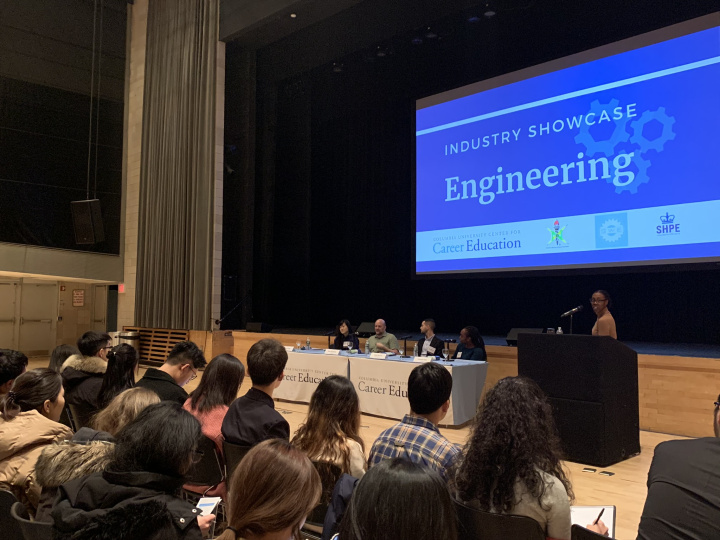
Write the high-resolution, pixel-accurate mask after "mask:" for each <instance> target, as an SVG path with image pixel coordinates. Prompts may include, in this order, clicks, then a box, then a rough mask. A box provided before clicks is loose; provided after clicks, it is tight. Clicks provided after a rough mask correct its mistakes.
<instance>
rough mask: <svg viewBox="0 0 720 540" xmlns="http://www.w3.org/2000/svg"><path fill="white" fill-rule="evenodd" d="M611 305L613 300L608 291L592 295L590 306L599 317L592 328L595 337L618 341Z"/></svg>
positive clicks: (596, 292)
mask: <svg viewBox="0 0 720 540" xmlns="http://www.w3.org/2000/svg"><path fill="white" fill-rule="evenodd" d="M611 305H612V299H611V298H610V294H608V292H607V291H603V290H599V291H595V292H594V293H592V298H590V306H592V310H593V312H594V313H595V315H596V316H597V320H596V321H595V325H594V326H593V327H592V335H593V336H610V337H612V338H615V339H617V329H616V328H615V319H614V318H613V316H612V315H611V314H610V306H611Z"/></svg>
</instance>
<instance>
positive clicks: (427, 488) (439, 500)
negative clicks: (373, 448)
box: [336, 458, 457, 540]
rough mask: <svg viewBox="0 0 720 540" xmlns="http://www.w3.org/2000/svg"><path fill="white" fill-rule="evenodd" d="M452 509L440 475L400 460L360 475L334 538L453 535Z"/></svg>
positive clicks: (447, 539)
mask: <svg viewBox="0 0 720 540" xmlns="http://www.w3.org/2000/svg"><path fill="white" fill-rule="evenodd" d="M456 519H457V518H456V516H455V508H454V506H453V502H452V499H451V498H450V494H449V492H448V489H447V486H446V484H445V482H444V481H443V479H442V478H440V475H439V474H438V473H437V472H435V471H433V470H431V469H428V468H427V467H423V466H422V465H418V464H416V463H413V462H411V461H408V460H405V459H403V458H394V459H391V460H385V461H383V462H381V463H378V464H377V465H375V466H374V467H373V468H371V469H370V470H369V471H368V473H367V474H366V475H365V476H363V478H362V480H360V482H359V483H358V485H357V487H356V488H355V492H354V493H353V495H352V498H351V499H350V504H349V505H348V507H347V509H346V510H345V515H344V516H343V518H342V521H341V522H340V529H339V533H338V536H337V537H336V538H338V539H339V540H369V539H372V540H436V539H438V538H442V539H443V540H456V539H457V523H456Z"/></svg>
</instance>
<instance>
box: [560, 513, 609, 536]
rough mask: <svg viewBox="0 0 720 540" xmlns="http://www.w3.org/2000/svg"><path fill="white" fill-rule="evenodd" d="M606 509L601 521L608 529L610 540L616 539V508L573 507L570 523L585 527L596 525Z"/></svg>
mask: <svg viewBox="0 0 720 540" xmlns="http://www.w3.org/2000/svg"><path fill="white" fill-rule="evenodd" d="M603 508H604V509H605V511H604V512H603V515H602V517H601V518H600V520H601V521H602V522H603V523H604V524H605V526H606V527H607V528H608V532H609V535H610V538H615V507H614V506H571V507H570V521H571V522H572V524H573V525H580V526H581V527H585V526H586V525H587V524H588V523H594V522H595V520H596V519H597V517H598V514H600V511H601V510H602V509H603Z"/></svg>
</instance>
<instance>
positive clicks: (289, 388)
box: [273, 350, 348, 403]
mask: <svg viewBox="0 0 720 540" xmlns="http://www.w3.org/2000/svg"><path fill="white" fill-rule="evenodd" d="M322 352H323V351H322V350H319V351H318V352H317V353H309V352H305V353H302V352H289V353H288V361H287V364H286V365H285V376H284V378H283V381H282V383H280V386H278V387H277V388H276V389H275V391H274V392H273V397H276V398H279V399H286V400H288V401H301V402H304V403H309V402H310V398H311V397H312V395H313V392H314V391H315V389H316V388H317V386H318V384H320V382H321V381H322V380H323V379H325V378H326V377H329V376H330V375H342V376H343V377H347V376H348V358H347V356H326V355H324V354H322Z"/></svg>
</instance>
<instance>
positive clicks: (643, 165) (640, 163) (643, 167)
mask: <svg viewBox="0 0 720 540" xmlns="http://www.w3.org/2000/svg"><path fill="white" fill-rule="evenodd" d="M632 162H633V163H634V164H635V166H636V167H637V173H635V178H634V179H633V181H632V182H630V183H629V184H627V185H624V186H615V193H622V192H623V191H629V192H630V193H632V194H633V195H634V194H636V193H637V190H638V188H639V187H640V185H641V184H647V183H648V182H649V181H650V177H649V176H648V174H647V170H648V167H650V162H649V161H648V160H647V159H643V158H642V157H640V154H639V153H636V154H635V155H634V156H633V159H632ZM610 181H612V180H610Z"/></svg>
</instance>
